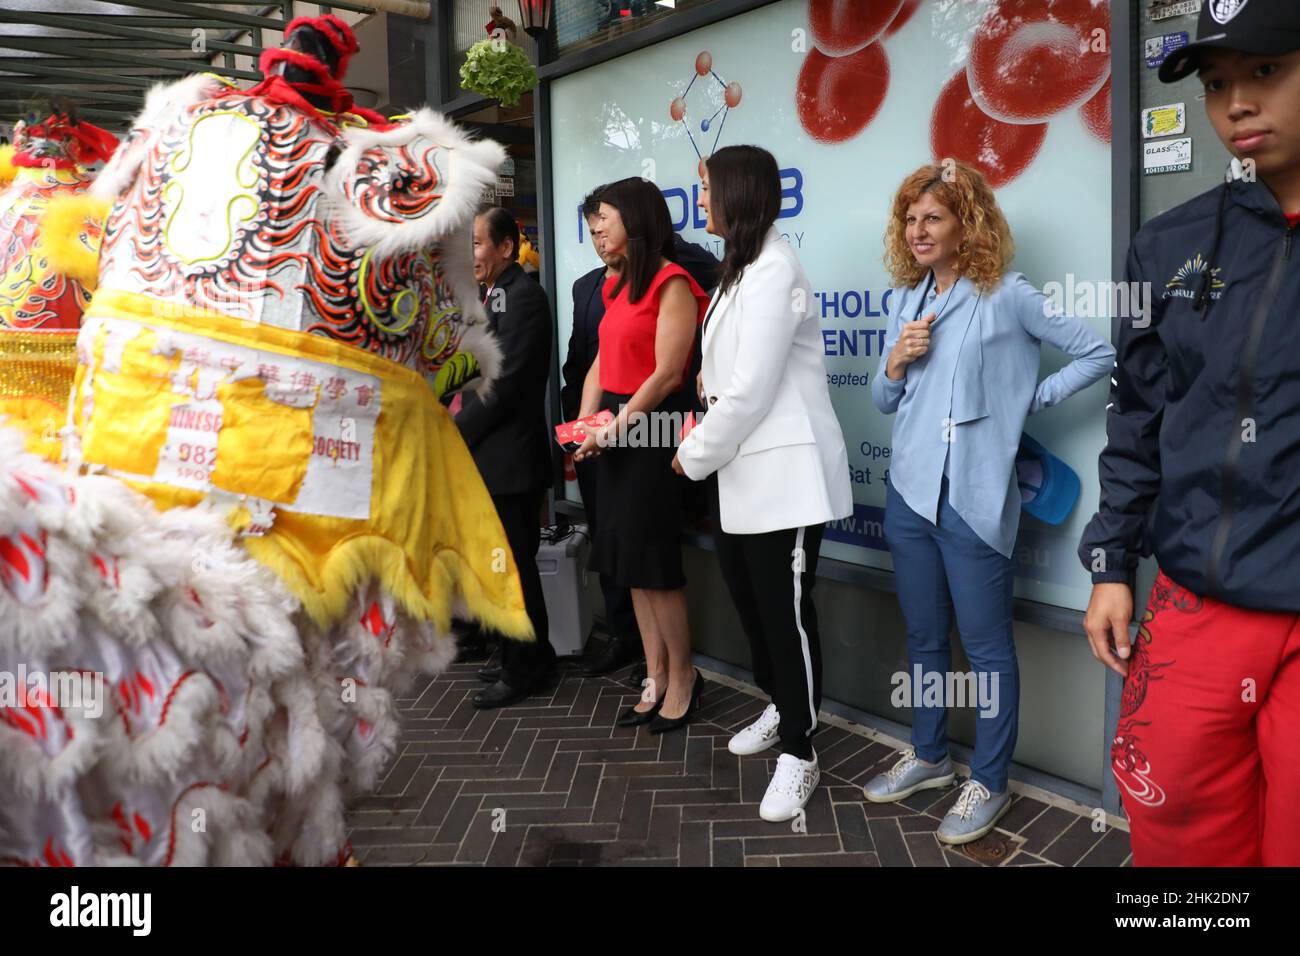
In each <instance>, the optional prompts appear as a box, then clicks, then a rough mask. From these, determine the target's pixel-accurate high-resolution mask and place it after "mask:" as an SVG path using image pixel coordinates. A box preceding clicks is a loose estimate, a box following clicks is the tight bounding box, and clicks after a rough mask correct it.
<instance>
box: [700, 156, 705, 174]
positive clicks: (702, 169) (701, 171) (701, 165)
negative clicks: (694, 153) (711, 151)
mask: <svg viewBox="0 0 1300 956" xmlns="http://www.w3.org/2000/svg"><path fill="white" fill-rule="evenodd" d="M705 169H706V167H705V165H704V158H703V157H701V158H700V179H703V178H704V171H705Z"/></svg>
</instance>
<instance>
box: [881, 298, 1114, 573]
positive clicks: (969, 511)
mask: <svg viewBox="0 0 1300 956" xmlns="http://www.w3.org/2000/svg"><path fill="white" fill-rule="evenodd" d="M932 285H933V283H932V282H930V281H926V282H922V283H920V284H919V285H917V286H916V287H914V288H911V289H908V288H899V289H895V290H894V292H893V295H892V296H891V300H890V308H889V330H888V333H887V334H886V338H885V348H884V351H883V352H882V353H881V356H880V367H879V368H878V369H877V371H876V377H875V380H874V381H873V382H872V383H871V397H872V399H873V400H874V401H875V403H876V407H877V408H879V409H880V410H881V411H882V412H884V413H885V414H886V415H889V414H893V413H897V415H898V418H897V419H896V421H895V422H894V436H893V453H892V457H891V464H890V469H889V481H890V484H891V485H893V487H894V489H895V490H896V491H897V492H898V493H899V494H900V495H901V496H902V498H903V500H904V501H905V502H907V505H908V507H910V508H911V509H912V510H913V511H915V512H916V513H917V514H919V515H921V516H923V517H925V518H926V519H927V520H929V521H930V522H932V523H937V517H938V511H939V493H940V489H941V485H942V482H943V476H944V472H945V468H946V470H947V473H948V476H949V479H948V480H949V485H948V501H949V503H950V504H951V505H952V506H953V508H954V509H955V510H956V511H957V513H958V514H960V515H961V516H962V518H963V519H964V520H965V521H966V523H967V524H968V525H970V527H971V529H972V530H973V531H974V532H975V533H976V534H977V535H979V537H980V539H981V540H982V541H984V542H985V543H986V544H988V545H989V547H991V548H993V549H994V550H996V551H997V552H999V553H1000V554H1002V555H1004V556H1006V557H1010V556H1011V553H1012V550H1013V548H1014V547H1015V541H1016V530H1017V529H1018V528H1019V526H1020V490H1019V488H1018V486H1017V484H1016V480H1015V463H1016V450H1017V449H1018V448H1019V447H1020V434H1021V432H1022V430H1023V429H1024V425H1025V418H1026V417H1027V416H1029V415H1031V414H1033V413H1034V412H1036V411H1038V410H1039V409H1041V408H1048V407H1050V406H1052V405H1055V404H1057V403H1058V402H1061V401H1064V400H1065V399H1067V398H1069V397H1070V396H1071V395H1073V394H1074V393H1075V392H1077V391H1079V390H1080V389H1083V388H1086V387H1087V386H1089V385H1091V384H1092V383H1093V382H1095V381H1097V380H1098V379H1100V378H1102V377H1103V376H1105V375H1106V374H1107V372H1108V371H1109V370H1110V368H1111V366H1112V365H1113V363H1114V360H1115V350H1114V349H1113V348H1112V347H1111V346H1110V344H1109V343H1107V342H1106V341H1105V340H1104V339H1103V338H1102V337H1101V336H1100V335H1098V334H1097V333H1096V332H1093V331H1092V330H1091V329H1089V328H1088V327H1087V326H1086V325H1084V324H1083V323H1082V322H1081V321H1079V319H1077V318H1074V317H1073V316H1067V315H1061V314H1056V312H1057V311H1059V310H1053V309H1052V308H1051V307H1050V305H1049V304H1048V300H1047V298H1046V297H1045V296H1044V295H1043V294H1042V293H1041V292H1039V291H1038V289H1036V288H1034V286H1033V285H1032V284H1031V283H1030V281H1029V280H1028V279H1026V278H1025V277H1024V276H1023V275H1022V274H1021V273H1019V272H1008V273H1007V274H1006V275H1004V276H1003V277H1002V281H1001V283H1000V284H999V285H998V286H997V287H996V288H994V289H993V290H992V291H990V292H986V293H983V294H981V293H980V291H979V289H977V288H976V287H975V284H974V283H973V282H971V281H970V280H969V279H964V278H963V279H959V280H958V281H957V282H956V283H955V284H954V285H953V286H952V288H951V290H949V291H945V292H944V294H943V295H940V296H935V295H934V293H933V289H932ZM940 309H941V310H942V311H939V310H940ZM936 311H938V312H939V317H938V318H937V319H936V320H935V321H934V323H933V324H932V325H931V327H930V349H929V351H928V352H927V353H926V354H925V355H924V356H922V357H921V358H920V359H918V360H917V361H915V362H913V363H912V364H911V365H909V366H908V367H907V369H906V372H905V374H904V377H903V378H902V379H901V380H900V381H897V382H895V381H893V380H891V379H890V378H889V377H888V376H886V375H885V365H886V363H887V362H888V361H889V353H890V352H891V351H892V350H893V348H894V343H896V342H897V341H898V337H899V335H900V333H901V332H902V327H903V324H904V323H906V322H911V321H913V320H914V319H916V318H923V317H924V316H926V315H929V314H930V313H931V312H936ZM1043 342H1047V343H1048V344H1049V345H1054V346H1056V347H1057V348H1058V349H1060V350H1061V351H1063V352H1065V353H1066V354H1067V355H1070V356H1072V357H1073V358H1074V361H1073V362H1071V363H1070V364H1069V365H1067V366H1065V367H1064V368H1063V369H1061V370H1060V371H1058V372H1055V373H1053V374H1051V375H1049V376H1047V378H1045V379H1043V380H1042V381H1041V382H1040V381H1038V364H1039V351H1040V348H1041V344H1042V343H1043Z"/></svg>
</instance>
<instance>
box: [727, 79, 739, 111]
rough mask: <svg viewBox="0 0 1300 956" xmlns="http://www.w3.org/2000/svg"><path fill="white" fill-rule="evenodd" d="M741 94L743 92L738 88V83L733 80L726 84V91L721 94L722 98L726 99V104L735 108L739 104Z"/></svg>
mask: <svg viewBox="0 0 1300 956" xmlns="http://www.w3.org/2000/svg"><path fill="white" fill-rule="evenodd" d="M742 95H743V93H742V91H741V89H740V84H739V83H736V82H734V81H733V82H731V83H728V84H727V92H726V94H725V95H724V96H723V99H725V100H726V101H727V106H729V107H731V108H732V109H735V108H736V107H737V106H739V105H740V97H741V96H742Z"/></svg>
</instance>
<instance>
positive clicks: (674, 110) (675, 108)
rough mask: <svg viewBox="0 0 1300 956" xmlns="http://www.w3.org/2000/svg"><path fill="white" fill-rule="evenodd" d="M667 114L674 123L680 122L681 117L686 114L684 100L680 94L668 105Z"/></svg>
mask: <svg viewBox="0 0 1300 956" xmlns="http://www.w3.org/2000/svg"><path fill="white" fill-rule="evenodd" d="M668 115H669V116H671V117H672V118H673V122H674V123H680V122H681V121H682V117H683V116H685V115H686V101H685V100H684V99H682V98H681V97H680V96H679V97H677V98H676V99H675V100H673V102H672V105H671V106H669V107H668Z"/></svg>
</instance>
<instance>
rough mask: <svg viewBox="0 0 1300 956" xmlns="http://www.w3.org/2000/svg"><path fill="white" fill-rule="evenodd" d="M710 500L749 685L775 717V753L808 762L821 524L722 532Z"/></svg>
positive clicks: (813, 724) (818, 687)
mask: <svg viewBox="0 0 1300 956" xmlns="http://www.w3.org/2000/svg"><path fill="white" fill-rule="evenodd" d="M711 481H712V484H713V485H714V488H713V491H712V495H713V501H714V522H715V523H714V532H713V540H714V542H715V544H716V546H717V549H718V564H719V566H720V567H721V570H722V578H723V580H724V581H725V582H726V585H727V590H728V591H729V592H730V593H731V600H732V603H733V604H735V606H736V613H737V614H738V615H739V616H740V623H741V626H742V627H743V628H744V630H745V637H747V638H748V639H749V649H750V653H751V655H752V658H753V666H754V683H756V684H757V685H758V686H759V687H760V688H761V689H762V691H763V692H764V693H765V694H767V695H768V696H769V697H771V698H772V703H774V704H776V709H777V710H778V711H779V712H780V714H781V728H780V734H781V749H782V750H784V751H785V752H786V753H788V754H792V755H794V756H796V757H798V758H799V759H800V760H811V759H812V755H813V747H812V735H813V732H814V731H815V730H816V729H817V711H818V710H819V709H820V708H821V704H822V651H821V639H820V636H819V633H818V630H817V608H816V606H815V605H814V604H813V594H812V592H813V584H814V582H815V581H816V580H817V557H818V552H820V551H821V544H822V532H823V531H824V530H825V526H824V525H815V526H813V527H808V528H787V529H785V530H782V531H770V532H767V533H765V534H728V533H727V532H725V531H723V530H722V522H721V520H720V519H719V518H718V512H717V482H716V479H711Z"/></svg>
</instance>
